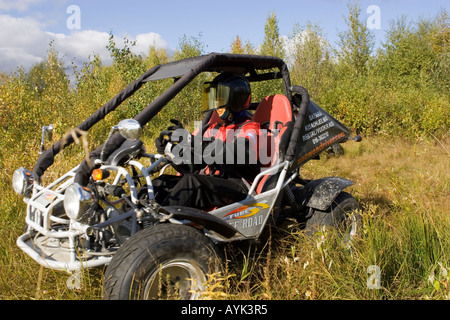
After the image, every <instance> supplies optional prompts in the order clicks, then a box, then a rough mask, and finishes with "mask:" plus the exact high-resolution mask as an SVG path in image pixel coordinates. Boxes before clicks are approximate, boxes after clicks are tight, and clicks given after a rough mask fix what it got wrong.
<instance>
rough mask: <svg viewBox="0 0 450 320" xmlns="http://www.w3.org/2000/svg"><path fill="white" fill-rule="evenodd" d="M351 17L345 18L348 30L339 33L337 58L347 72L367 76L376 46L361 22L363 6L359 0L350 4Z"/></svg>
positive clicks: (370, 33)
mask: <svg viewBox="0 0 450 320" xmlns="http://www.w3.org/2000/svg"><path fill="white" fill-rule="evenodd" d="M348 10H349V16H348V18H345V23H346V24H347V26H348V28H349V29H348V30H346V31H343V32H340V33H339V39H340V40H339V51H338V52H337V57H338V59H339V64H340V66H342V67H344V69H345V72H347V71H348V70H350V72H351V74H353V75H356V76H358V75H361V74H366V72H367V70H368V66H369V61H370V56H371V53H372V51H373V46H374V43H375V42H374V35H373V33H372V32H371V31H370V30H369V29H368V28H367V25H366V23H365V21H363V20H361V18H360V15H361V6H360V4H359V1H358V0H354V1H353V3H352V2H349V3H348Z"/></svg>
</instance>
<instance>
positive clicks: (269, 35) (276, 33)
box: [260, 12, 285, 59]
mask: <svg viewBox="0 0 450 320" xmlns="http://www.w3.org/2000/svg"><path fill="white" fill-rule="evenodd" d="M260 54H262V55H267V56H274V57H279V58H282V59H283V58H284V55H285V52H284V48H283V42H282V41H281V37H280V30H279V28H278V19H277V16H276V14H275V13H273V12H272V13H270V14H269V15H268V17H267V20H266V24H265V26H264V42H263V43H262V45H261V50H260Z"/></svg>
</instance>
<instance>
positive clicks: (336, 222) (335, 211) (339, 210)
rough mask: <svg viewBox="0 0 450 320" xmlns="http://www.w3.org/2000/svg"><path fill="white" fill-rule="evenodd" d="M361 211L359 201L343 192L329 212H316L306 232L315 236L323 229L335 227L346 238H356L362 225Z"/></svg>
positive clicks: (309, 220)
mask: <svg viewBox="0 0 450 320" xmlns="http://www.w3.org/2000/svg"><path fill="white" fill-rule="evenodd" d="M359 210H360V209H359V203H358V201H357V200H356V199H355V198H354V197H353V196H352V195H351V194H349V193H347V192H341V193H340V194H339V195H338V196H337V198H336V199H335V200H334V201H333V203H332V205H331V206H330V207H329V208H328V210H325V211H320V210H314V212H313V215H312V216H311V218H309V219H308V221H307V222H306V230H307V232H308V233H309V234H314V233H315V232H317V231H320V229H322V228H323V227H334V228H336V229H338V230H339V232H341V233H342V234H343V235H344V236H345V237H349V238H354V237H356V236H357V235H358V233H359V231H360V228H361V223H362V222H361V215H360V214H359Z"/></svg>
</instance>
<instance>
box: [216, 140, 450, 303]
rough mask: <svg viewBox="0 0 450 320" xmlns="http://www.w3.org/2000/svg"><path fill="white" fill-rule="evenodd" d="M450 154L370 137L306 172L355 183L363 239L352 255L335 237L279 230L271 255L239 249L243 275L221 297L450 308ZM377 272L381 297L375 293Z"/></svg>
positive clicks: (231, 273)
mask: <svg viewBox="0 0 450 320" xmlns="http://www.w3.org/2000/svg"><path fill="white" fill-rule="evenodd" d="M448 146H449V144H448V140H447V141H431V142H430V141H427V142H425V141H407V140H402V139H400V140H399V139H396V143H395V145H394V144H391V139H383V138H369V139H366V140H364V142H362V143H361V144H347V145H345V151H346V155H345V156H344V157H340V158H324V159H322V160H320V161H318V162H316V163H309V164H307V165H306V167H305V168H304V174H305V175H306V176H309V177H315V178H317V177H323V176H333V175H340V176H344V177H348V178H352V179H353V180H354V181H355V185H354V186H352V187H351V193H352V194H354V195H356V196H357V197H358V198H359V200H360V202H361V204H362V207H363V210H362V215H363V228H362V232H361V234H360V235H359V237H358V238H357V239H356V240H355V241H354V242H353V243H352V245H351V246H350V247H349V246H348V245H347V243H345V242H343V241H342V238H341V237H340V236H339V235H337V234H336V233H335V232H333V230H326V231H325V232H324V233H318V234H317V235H316V236H315V237H312V238H311V237H308V236H306V235H305V234H304V233H303V231H301V230H300V229H299V228H298V227H297V226H296V224H295V223H294V222H291V223H290V224H289V223H288V224H286V225H285V226H288V227H287V228H283V229H274V230H273V231H272V237H271V242H269V244H266V247H265V248H264V249H265V250H256V249H254V250H247V249H245V250H238V253H239V254H236V255H234V256H233V257H232V258H231V259H230V260H231V261H233V262H234V263H235V268H234V269H231V270H230V269H228V273H227V274H226V276H225V277H224V278H223V281H224V282H223V287H222V291H221V295H220V297H225V298H228V299H261V298H262V299H449V298H450V290H449V287H448V285H449V274H450V231H449V225H450V217H449V215H448V213H449V208H450V206H449V200H448V196H449V181H450V179H449V178H450V177H449V174H450V173H449V171H448V163H449V162H448V160H449V157H450V155H449V154H448V152H447V150H448ZM371 266H372V267H371ZM373 266H375V267H378V268H379V270H380V287H379V288H374V287H373V286H370V284H371V283H372V282H371V280H372V279H373V278H371V276H373V275H374V273H373V272H372V271H371V270H374V269H371V268H374V267H373ZM368 283H369V284H368ZM216 285H217V284H216ZM224 293H225V294H224Z"/></svg>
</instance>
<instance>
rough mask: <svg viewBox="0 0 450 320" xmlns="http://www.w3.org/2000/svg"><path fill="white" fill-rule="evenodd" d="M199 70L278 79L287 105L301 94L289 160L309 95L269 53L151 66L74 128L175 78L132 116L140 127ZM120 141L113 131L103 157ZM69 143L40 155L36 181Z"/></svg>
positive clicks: (85, 125)
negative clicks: (156, 83)
mask: <svg viewBox="0 0 450 320" xmlns="http://www.w3.org/2000/svg"><path fill="white" fill-rule="evenodd" d="M275 70H278V71H275ZM258 71H259V72H258ZM202 72H218V73H223V72H232V73H239V74H249V76H248V79H249V81H250V82H255V81H266V80H271V79H282V81H283V90H284V94H285V95H286V97H287V98H288V99H289V101H290V102H291V105H293V93H297V94H299V95H300V96H301V97H302V102H301V105H300V108H299V112H298V116H297V119H296V121H295V124H294V127H293V130H292V135H291V138H290V142H289V144H288V147H287V150H286V159H287V160H288V161H291V160H292V159H293V157H294V153H295V147H296V143H297V139H298V137H299V134H300V129H301V128H302V125H303V119H304V116H305V114H306V111H307V107H308V103H309V95H308V93H307V91H306V90H305V89H304V88H302V87H298V86H295V87H291V80H290V76H289V70H288V67H287V65H286V63H285V62H284V61H283V60H282V59H280V58H277V57H271V56H261V55H246V54H227V53H210V54H207V55H202V56H198V57H195V58H187V59H182V60H179V61H175V62H170V63H167V64H163V65H158V66H155V67H153V68H151V69H150V70H148V71H147V72H145V73H144V74H143V75H141V76H140V77H139V78H138V79H136V80H135V81H134V82H132V83H131V84H129V85H128V86H127V87H126V88H125V89H123V90H122V91H121V92H120V93H119V94H117V95H116V96H115V97H114V98H112V99H111V100H110V101H108V102H107V103H106V104H104V105H103V106H102V107H100V108H99V109H98V110H97V111H96V112H94V113H93V114H92V115H91V116H89V117H88V118H87V119H86V120H85V121H83V122H82V123H81V124H80V125H79V126H78V127H77V128H78V129H80V130H82V131H88V130H89V129H90V128H92V127H93V126H94V125H95V124H96V123H97V122H99V121H100V120H102V119H104V118H105V116H106V115H107V114H108V113H110V112H112V111H114V110H115V109H116V108H117V107H118V106H120V105H121V104H122V103H123V102H124V101H125V100H126V99H128V98H129V97H130V96H132V95H133V94H134V93H135V92H136V91H137V90H139V89H140V88H141V87H142V85H143V84H144V83H146V82H150V81H156V80H161V79H168V78H174V79H176V81H174V83H173V84H172V86H170V87H169V88H168V89H167V90H165V91H164V92H163V93H162V94H161V95H160V96H158V97H157V98H156V99H155V100H153V101H152V102H151V103H150V104H149V105H148V106H147V107H146V108H144V109H143V110H142V111H141V112H140V113H139V114H138V115H137V116H136V117H134V119H135V120H137V121H138V122H139V123H140V124H141V125H142V126H144V125H145V124H147V123H148V122H149V121H150V120H151V119H153V117H154V116H155V115H156V114H158V113H159V112H160V111H161V109H162V108H164V106H165V105H166V104H167V103H168V102H169V101H171V100H172V99H173V98H174V97H175V96H176V95H177V94H178V93H179V92H180V91H181V90H182V89H183V88H184V87H185V86H186V85H188V84H189V83H190V82H191V81H192V80H193V79H194V78H195V77H196V76H197V75H199V74H200V73H202ZM124 141H125V139H124V138H123V137H122V136H121V135H120V134H115V135H114V136H113V137H112V138H111V139H110V142H109V143H108V145H106V146H105V149H104V150H105V154H106V155H107V156H108V155H110V154H111V153H112V152H114V151H115V149H116V148H117V147H118V146H120V145H122V143H123V142H124ZM73 142H74V139H73V138H72V137H69V138H68V139H65V141H64V142H63V140H62V139H61V140H60V141H58V142H56V143H55V144H54V145H52V146H51V147H50V148H49V149H48V150H46V151H44V152H43V153H42V154H41V155H40V157H39V159H38V160H37V162H36V164H35V166H34V169H33V174H34V177H35V179H37V181H39V180H40V177H41V176H42V175H43V174H44V172H45V171H46V170H47V169H48V168H49V167H50V166H51V165H52V164H53V162H54V157H55V156H56V155H57V154H58V153H59V152H60V151H62V150H63V149H64V148H66V147H67V146H69V145H70V144H72V143H73ZM102 148H103V146H99V147H98V148H97V149H96V150H94V151H93V152H92V153H91V157H92V156H94V155H97V153H100V151H101V150H102ZM84 165H85V161H84ZM80 167H81V166H80ZM77 175H78V174H77Z"/></svg>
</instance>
